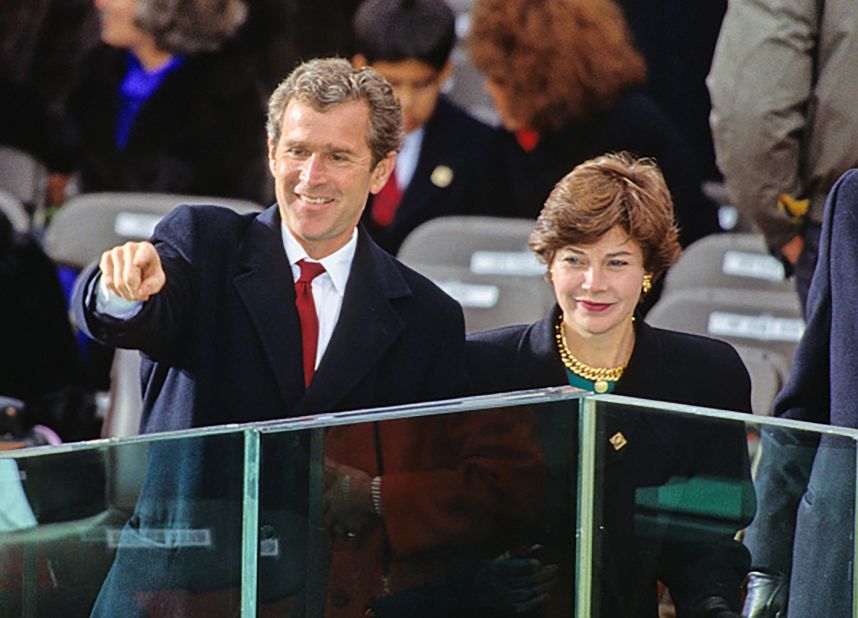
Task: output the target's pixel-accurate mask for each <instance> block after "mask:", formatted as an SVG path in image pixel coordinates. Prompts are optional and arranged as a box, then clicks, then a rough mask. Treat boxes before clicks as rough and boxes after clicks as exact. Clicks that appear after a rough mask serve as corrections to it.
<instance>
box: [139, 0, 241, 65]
mask: <svg viewBox="0 0 858 618" xmlns="http://www.w3.org/2000/svg"><path fill="white" fill-rule="evenodd" d="M246 17H247V7H246V6H245V4H244V2H243V1H242V0H137V14H136V16H135V21H136V23H137V26H138V27H140V28H141V29H142V30H144V31H146V32H148V33H149V34H151V35H152V36H153V37H155V44H156V45H157V46H158V48H159V49H162V50H163V51H166V52H169V53H171V54H196V53H200V52H208V51H214V50H216V49H218V48H219V47H220V46H221V45H222V44H223V43H224V42H225V41H226V40H227V39H229V38H231V37H232V36H233V35H234V34H235V32H236V30H238V28H239V26H241V24H243V23H244V20H245V18H246Z"/></svg>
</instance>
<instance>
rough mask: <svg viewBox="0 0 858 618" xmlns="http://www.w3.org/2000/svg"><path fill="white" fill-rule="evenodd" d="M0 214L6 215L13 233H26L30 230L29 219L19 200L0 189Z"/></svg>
mask: <svg viewBox="0 0 858 618" xmlns="http://www.w3.org/2000/svg"><path fill="white" fill-rule="evenodd" d="M0 212H2V213H3V214H4V215H6V218H7V219H9V222H10V223H11V224H12V227H13V228H15V231H17V232H26V231H28V230H29V229H30V218H29V217H28V216H27V211H26V210H24V205H23V204H22V203H21V200H19V199H18V198H17V197H15V196H14V195H12V194H11V193H9V192H8V191H4V190H3V189H0Z"/></svg>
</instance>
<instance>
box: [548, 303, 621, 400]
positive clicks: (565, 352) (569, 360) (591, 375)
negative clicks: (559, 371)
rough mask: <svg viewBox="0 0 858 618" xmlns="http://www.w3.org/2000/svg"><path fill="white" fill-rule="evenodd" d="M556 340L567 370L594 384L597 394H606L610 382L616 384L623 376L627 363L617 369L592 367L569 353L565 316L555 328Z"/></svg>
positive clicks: (561, 317)
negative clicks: (564, 324)
mask: <svg viewBox="0 0 858 618" xmlns="http://www.w3.org/2000/svg"><path fill="white" fill-rule="evenodd" d="M554 338H555V339H556V340H557V351H558V352H559V353H560V360H562V361H563V364H564V365H565V366H566V368H567V369H568V370H569V371H571V372H572V373H574V374H575V375H576V376H580V377H582V378H584V379H585V380H588V381H590V382H593V388H595V389H596V392H597V393H604V392H606V391H607V390H608V382H616V381H617V380H619V379H620V376H622V375H623V371H624V370H625V368H626V363H623V364H622V365H617V366H616V367H591V366H590V365H587V364H586V363H583V362H581V361H580V360H578V359H577V358H575V357H574V356H573V355H572V352H570V351H569V345H568V344H567V343H566V335H565V333H564V332H563V316H560V320H559V321H558V322H557V324H556V325H555V326H554Z"/></svg>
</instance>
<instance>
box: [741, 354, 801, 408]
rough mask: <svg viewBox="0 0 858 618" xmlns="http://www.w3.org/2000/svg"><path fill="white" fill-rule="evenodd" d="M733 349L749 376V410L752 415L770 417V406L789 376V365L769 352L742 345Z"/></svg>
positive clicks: (780, 357) (778, 356) (782, 358)
mask: <svg viewBox="0 0 858 618" xmlns="http://www.w3.org/2000/svg"><path fill="white" fill-rule="evenodd" d="M735 348H736V351H737V352H738V353H739V356H740V357H741V358H742V362H744V363H745V367H746V368H747V369H748V374H749V375H750V376H751V408H752V409H753V411H754V414H759V415H761V416H771V414H772V404H773V403H774V400H775V397H776V396H777V394H778V393H779V392H780V390H781V388H782V387H783V385H784V383H785V382H786V379H787V376H788V374H789V363H788V362H787V360H786V359H785V358H784V357H783V356H781V355H780V354H778V353H777V352H772V351H771V350H764V349H762V348H754V347H750V346H744V345H737V346H735Z"/></svg>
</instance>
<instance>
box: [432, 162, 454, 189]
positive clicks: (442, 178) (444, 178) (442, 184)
mask: <svg viewBox="0 0 858 618" xmlns="http://www.w3.org/2000/svg"><path fill="white" fill-rule="evenodd" d="M429 180H431V181H432V184H433V185H435V186H436V187H438V188H439V189H446V188H447V187H449V186H450V183H451V182H453V170H452V169H450V168H449V167H447V166H446V165H439V166H438V167H436V168H435V169H434V170H432V175H431V176H430V177H429Z"/></svg>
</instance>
